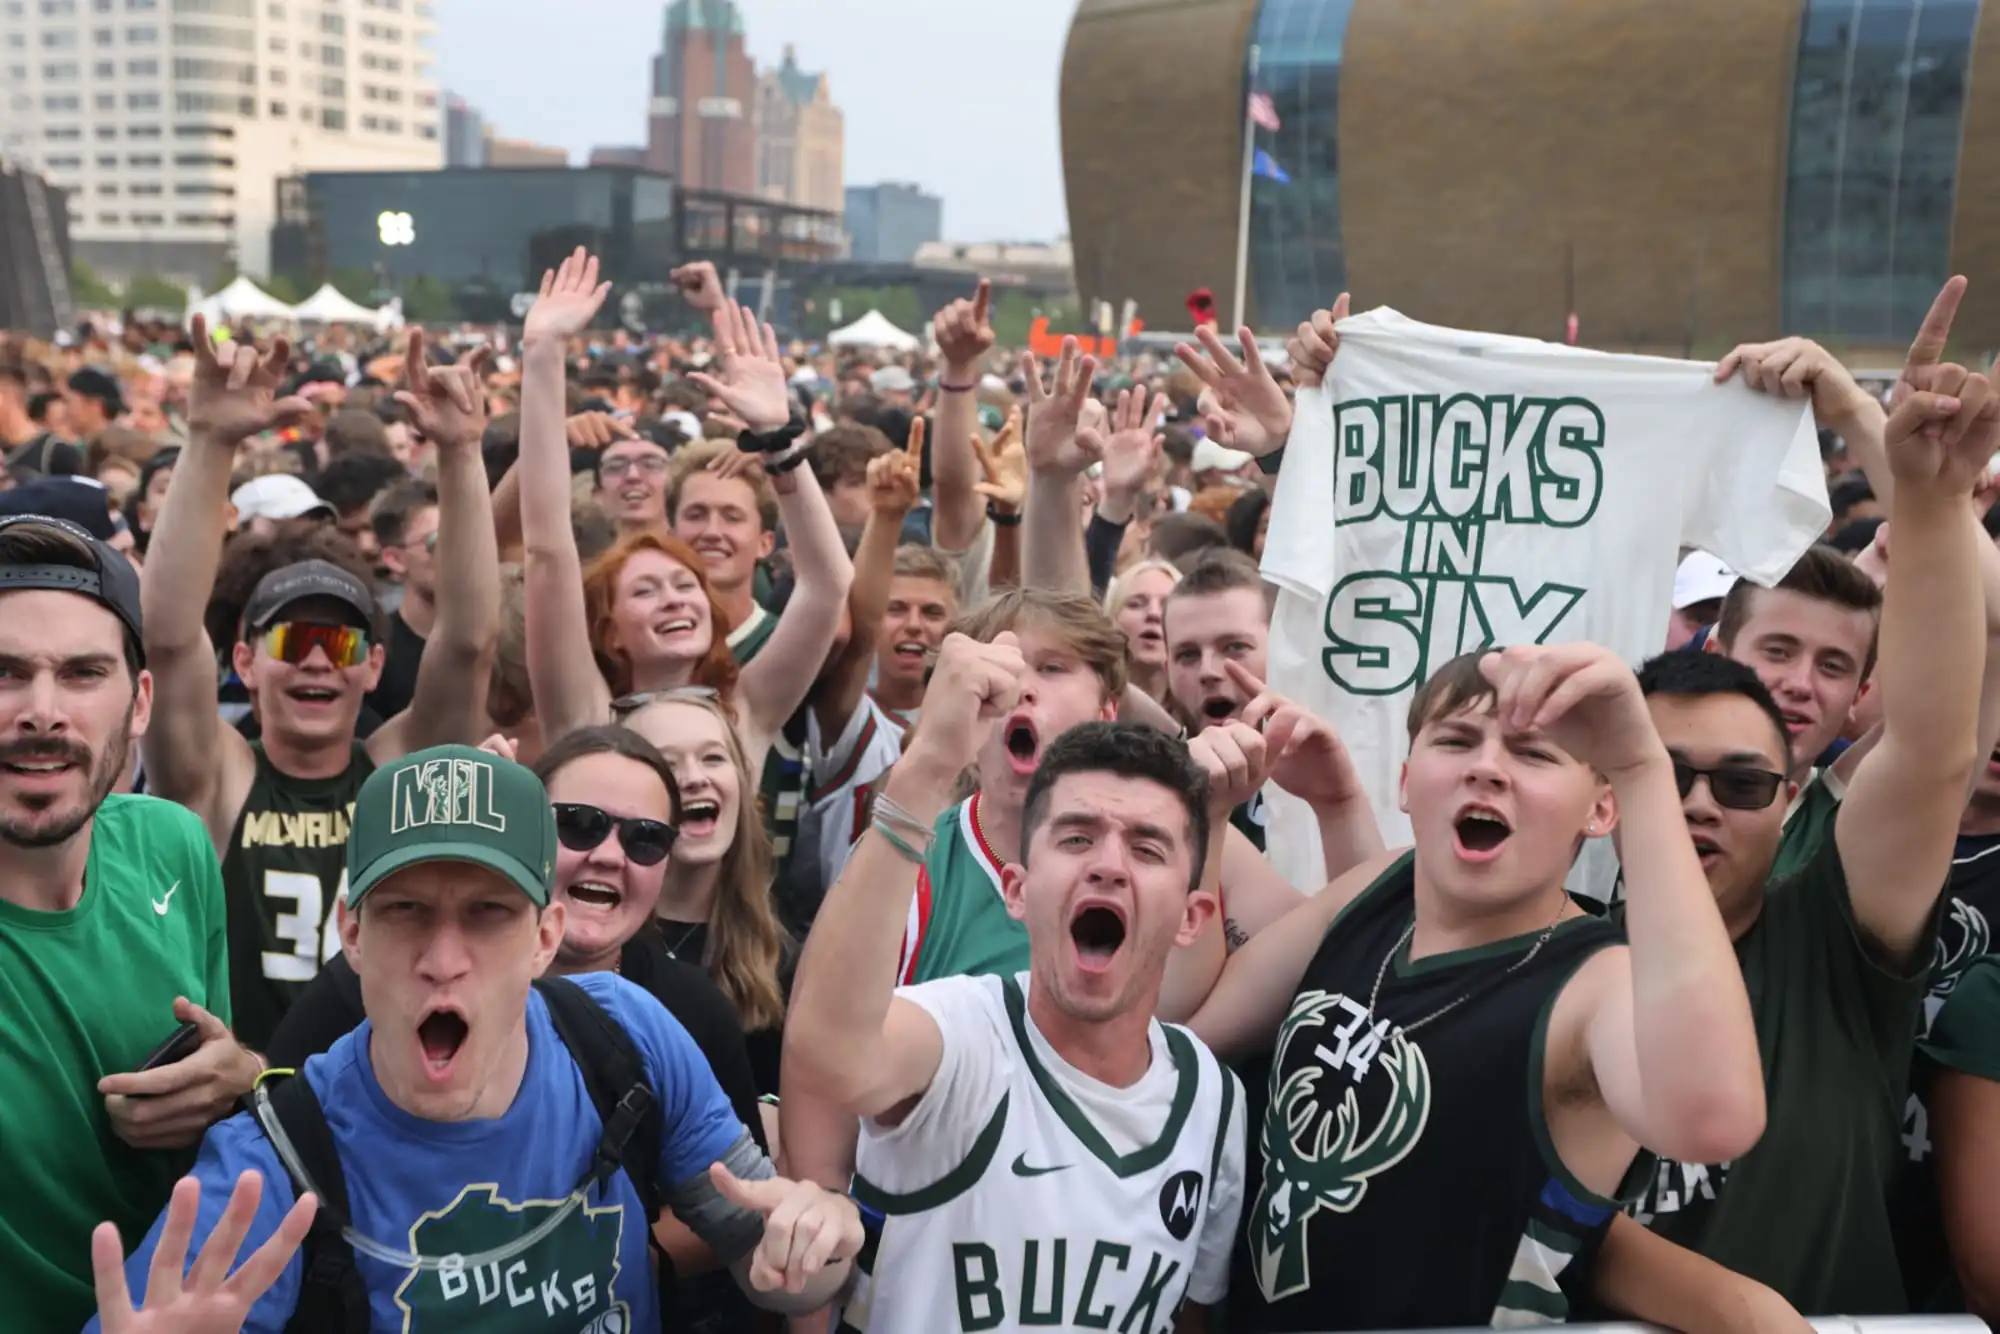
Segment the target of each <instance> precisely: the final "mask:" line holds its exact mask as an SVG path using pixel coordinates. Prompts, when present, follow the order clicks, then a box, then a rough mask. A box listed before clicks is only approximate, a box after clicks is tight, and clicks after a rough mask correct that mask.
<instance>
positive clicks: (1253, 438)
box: [1174, 326, 1292, 458]
mask: <svg viewBox="0 0 2000 1334" xmlns="http://www.w3.org/2000/svg"><path fill="white" fill-rule="evenodd" d="M1195 337H1196V338H1198V339H1200V340H1201V345H1202V347H1204V348H1206V349H1207V355H1203V354H1202V353H1200V352H1197V351H1195V350H1194V349H1193V348H1192V347H1190V346H1188V345H1187V344H1186V343H1178V344H1176V345H1175V346H1174V355H1175V356H1177V357H1179V358H1180V359H1181V362H1182V364H1183V365H1185V366H1186V367H1187V368H1188V369H1189V370H1191V371H1193V372H1194V373H1195V374H1196V375H1197V376H1199V377H1200V378H1201V382H1202V383H1203V384H1205V385H1207V386H1208V388H1209V390H1210V391H1211V392H1212V393H1213V394H1214V395H1215V406H1214V408H1213V409H1212V410H1211V411H1209V412H1208V413H1207V415H1206V417H1205V419H1204V421H1203V426H1204V428H1205V429H1206V430H1207V431H1208V434H1209V437H1210V438H1211V439H1213V440H1214V441H1215V442H1216V443H1217V444H1220V445H1226V446H1228V447H1229V448H1230V449H1240V450H1242V451H1244V452H1245V453H1246V454H1254V455H1256V456H1257V457H1258V458H1263V457H1264V456H1265V455H1266V454H1270V453H1274V452H1275V451H1277V450H1280V449H1282V448H1284V445H1285V439H1286V437H1287V436H1289V435H1291V433H1292V402H1291V400H1290V399H1288V398H1286V397H1285V391H1284V390H1282V389H1280V388H1279V387H1278V382H1277V380H1276V379H1275V378H1273V377H1272V375H1271V370H1270V367H1268V366H1266V365H1265V364H1264V354H1263V352H1262V351H1261V350H1259V348H1258V347H1257V336H1256V335H1255V334H1254V333H1252V332H1251V331H1250V330H1249V328H1248V327H1247V326H1246V327H1244V328H1241V329H1238V330H1237V331H1236V341H1237V343H1238V344H1239V345H1240V346H1241V347H1242V349H1243V359H1242V360H1241V361H1239V360H1237V358H1236V356H1235V355H1234V354H1233V353H1231V352H1230V350H1229V348H1228V347H1227V346H1225V345H1224V344H1223V341H1222V339H1221V337H1220V336H1218V335H1217V334H1216V332H1215V330H1213V329H1211V328H1208V327H1206V326H1203V327H1202V328H1200V329H1197V330H1196V331H1195Z"/></svg>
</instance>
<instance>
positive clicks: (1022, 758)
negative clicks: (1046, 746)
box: [1003, 714, 1042, 774]
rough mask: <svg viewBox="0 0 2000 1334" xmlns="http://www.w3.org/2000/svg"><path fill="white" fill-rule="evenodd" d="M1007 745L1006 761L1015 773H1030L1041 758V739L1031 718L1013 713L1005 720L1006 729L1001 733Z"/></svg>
mask: <svg viewBox="0 0 2000 1334" xmlns="http://www.w3.org/2000/svg"><path fill="white" fill-rule="evenodd" d="M1003 736H1004V739H1005V741H1006V745H1007V762H1008V763H1009V764H1010V765H1012V766H1013V769H1014V772H1015V773H1017V774H1031V773H1033V772H1034V771H1035V765H1036V763H1037V762H1038V761H1039V760H1040V758H1041V749H1042V739H1041V737H1040V736H1039V735H1037V734H1036V732H1035V724H1034V721H1033V720H1032V719H1029V718H1025V717H1022V716H1020V715H1018V714H1017V715H1015V716H1014V717H1013V718H1010V719H1008V720H1007V730H1006V732H1005V733H1004V734H1003Z"/></svg>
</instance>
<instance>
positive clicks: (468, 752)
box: [347, 746, 556, 908]
mask: <svg viewBox="0 0 2000 1334" xmlns="http://www.w3.org/2000/svg"><path fill="white" fill-rule="evenodd" d="M422 862H471V863H472V864H473V865H475V866H484V867H487V868H488V869H490V870H494V871H498V872H499V873H500V874H501V875H503V876H505V877H507V879H508V880H509V881H511V882H512V883H513V884H514V885H515V886H516V887H518V888H519V889H520V891H521V892H522V893H523V894H526V895H527V896H528V898H529V899H530V900H531V901H532V902H533V903H534V904H535V906H536V907H538V908H539V907H543V906H546V905H547V903H548V901H549V893H550V890H551V887H552V886H553V885H554V883H555V869H556V817H555V811H554V810H553V809H551V808H550V806H549V794H548V791H547V789H545V788H544V787H543V786H542V780H541V779H539V778H537V777H535V775H534V774H532V773H530V772H529V771H528V770H526V769H524V768H522V767H521V766H520V765H518V764H516V763H514V762H513V761H512V760H506V759H502V758H500V757H499V756H498V755H495V754H492V753H491V752H490V751H484V750H475V749H473V748H472V747H471V746H433V747H432V748H431V749H429V750H420V751H417V752H415V753H413V754H410V755H405V756H404V757H403V758H402V759H400V760H397V761H396V762H395V763H394V764H390V765H387V766H385V767H383V768H380V769H377V770H376V771H375V772H374V773H372V774H370V775H368V781H367V782H365V783H363V784H362V785H361V795H360V796H359V797H357V798H355V802H354V819H353V822H352V824H351V825H350V827H349V829H348V834H347V906H348V907H349V908H353V907H355V906H357V905H358V904H359V903H360V902H361V900H362V899H363V898H364V897H365V896H366V895H367V893H368V891H369V890H371V889H373V888H375V886H377V885H379V884H381V883H382V882H383V881H384V880H386V879H388V878H389V877H390V876H392V875H394V874H395V873H396V872H398V871H400V870H402V869H403V868H404V867H406V866H416V865H418V864H419V863H422Z"/></svg>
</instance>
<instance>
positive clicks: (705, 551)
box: [694, 541, 729, 560]
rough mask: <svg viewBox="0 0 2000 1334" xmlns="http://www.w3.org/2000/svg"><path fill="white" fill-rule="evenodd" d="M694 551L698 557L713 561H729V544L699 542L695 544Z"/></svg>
mask: <svg viewBox="0 0 2000 1334" xmlns="http://www.w3.org/2000/svg"><path fill="white" fill-rule="evenodd" d="M694 551H695V554H696V555H697V556H706V557H708V558H710V559H713V560H728V559H729V544H728V543H727V542H702V541H697V542H696V543H695V544H694Z"/></svg>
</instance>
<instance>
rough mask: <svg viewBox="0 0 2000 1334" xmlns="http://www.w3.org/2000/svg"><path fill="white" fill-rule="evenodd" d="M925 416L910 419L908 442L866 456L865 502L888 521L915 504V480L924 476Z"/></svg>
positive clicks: (895, 520)
mask: <svg viewBox="0 0 2000 1334" xmlns="http://www.w3.org/2000/svg"><path fill="white" fill-rule="evenodd" d="M923 458H924V419H923V418H922V417H918V418H915V419H914V420H912V421H911V422H910V443H909V445H908V446H907V447H905V448H903V449H892V450H890V451H889V452H888V453H886V454H878V455H876V456H875V457H874V458H872V459H870V460H868V505H869V508H870V509H871V510H873V511H874V512H875V513H876V514H879V515H881V516H882V518H884V519H885V520H888V521H889V522H891V523H901V522H902V521H903V516H904V515H906V514H908V513H909V512H910V511H911V510H913V509H915V508H916V507H917V493H918V491H919V489H920V488H919V485H918V483H919V482H920V481H921V479H922V477H923Z"/></svg>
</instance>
